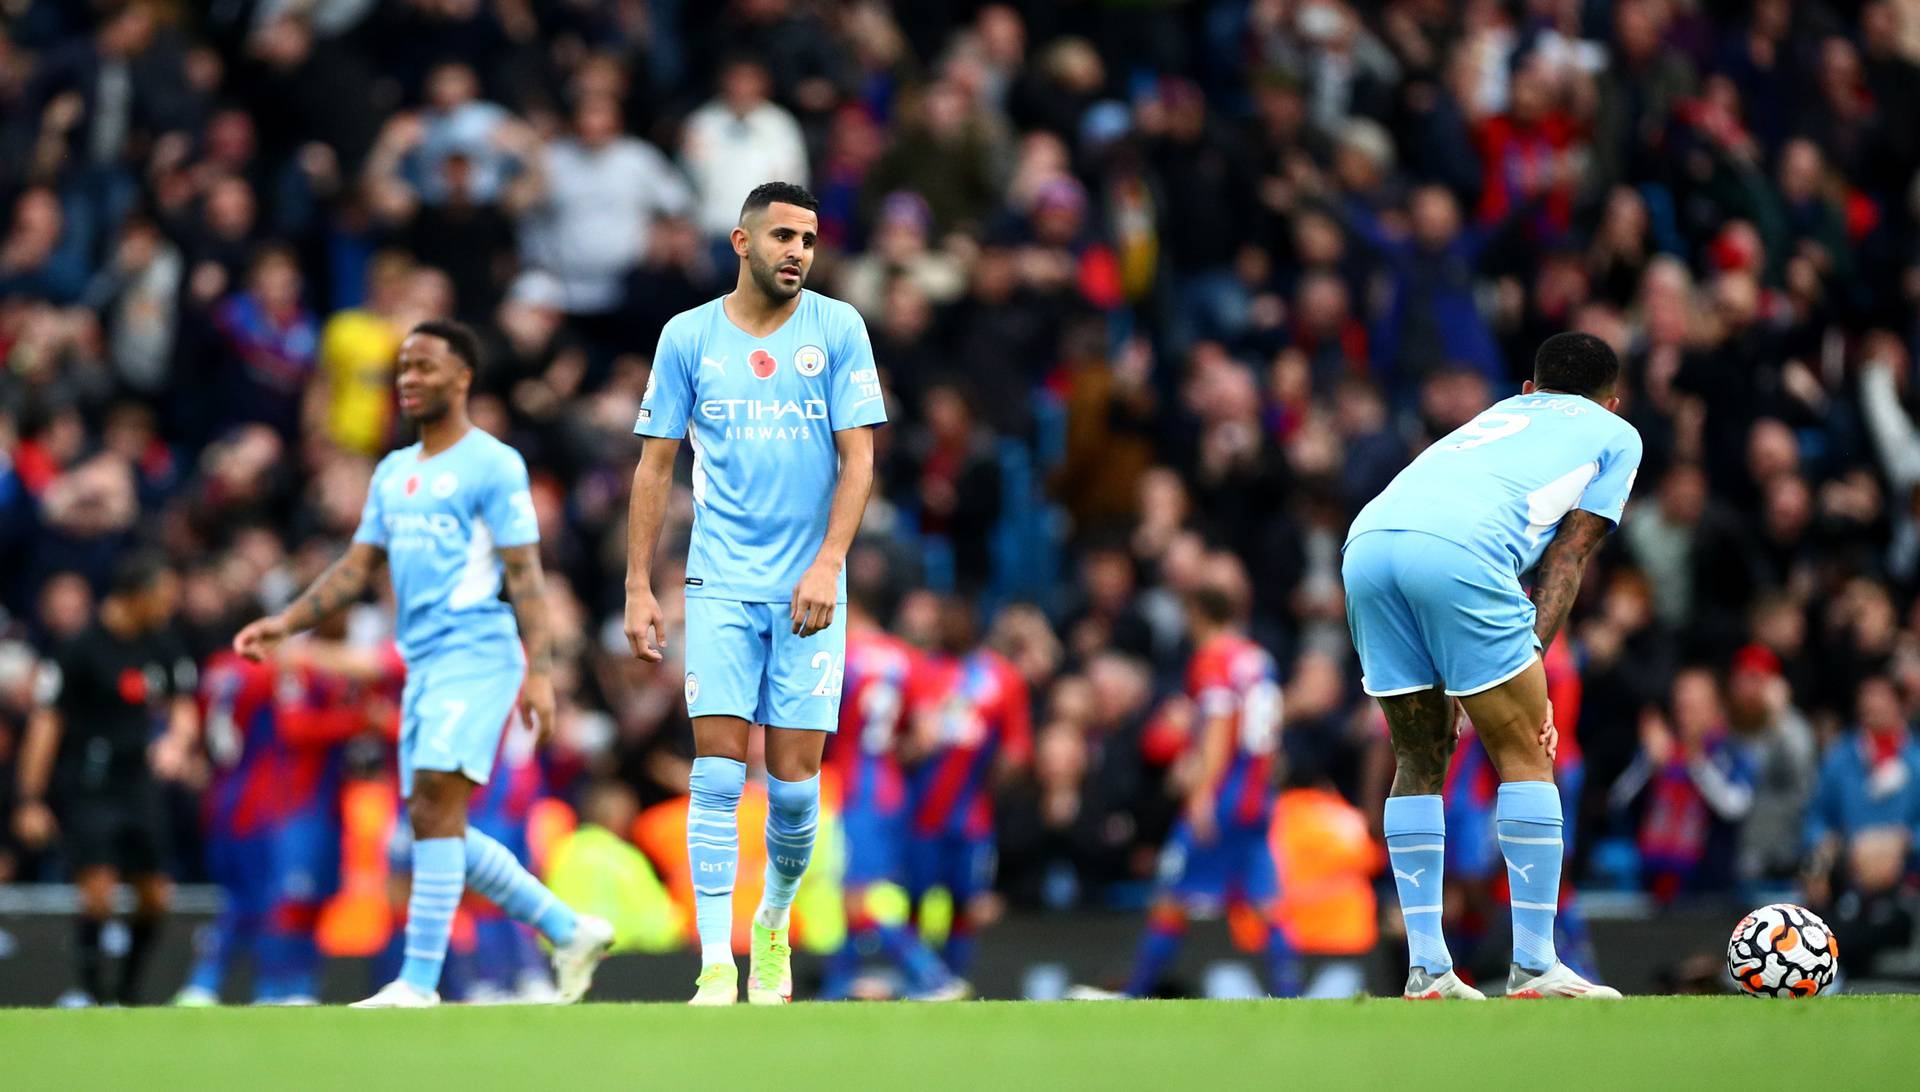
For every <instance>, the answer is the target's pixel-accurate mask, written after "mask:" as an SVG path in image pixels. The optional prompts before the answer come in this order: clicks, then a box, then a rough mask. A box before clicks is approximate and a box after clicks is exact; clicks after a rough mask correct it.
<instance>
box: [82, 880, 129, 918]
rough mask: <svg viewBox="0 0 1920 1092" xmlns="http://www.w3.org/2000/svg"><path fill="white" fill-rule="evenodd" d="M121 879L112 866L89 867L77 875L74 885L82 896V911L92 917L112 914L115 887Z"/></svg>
mask: <svg viewBox="0 0 1920 1092" xmlns="http://www.w3.org/2000/svg"><path fill="white" fill-rule="evenodd" d="M119 880H120V878H119V877H118V876H116V875H115V874H114V871H113V870H112V869H111V868H89V869H85V870H83V871H82V872H80V873H79V874H78V875H76V876H75V877H74V879H73V886H74V888H75V889H76V891H77V893H78V894H79V896H80V912H81V913H82V914H84V915H86V916H87V917H90V918H105V917H108V916H110V915H111V914H112V913H113V889H114V886H115V885H116V884H117V883H119Z"/></svg>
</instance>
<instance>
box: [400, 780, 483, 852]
mask: <svg viewBox="0 0 1920 1092" xmlns="http://www.w3.org/2000/svg"><path fill="white" fill-rule="evenodd" d="M469 784H470V783H469V782H467V781H466V779H465V778H463V777H461V776H460V775H459V774H448V773H440V772H437V771H429V770H422V771H420V772H419V773H418V774H417V775H415V778H414V785H413V795H412V796H410V797H408V798H407V821H408V823H409V824H410V825H411V826H412V828H413V836H414V837H415V838H458V837H461V836H462V835H464V834H465V833H466V831H467V795H468V793H469V792H470V791H471V790H470V788H469Z"/></svg>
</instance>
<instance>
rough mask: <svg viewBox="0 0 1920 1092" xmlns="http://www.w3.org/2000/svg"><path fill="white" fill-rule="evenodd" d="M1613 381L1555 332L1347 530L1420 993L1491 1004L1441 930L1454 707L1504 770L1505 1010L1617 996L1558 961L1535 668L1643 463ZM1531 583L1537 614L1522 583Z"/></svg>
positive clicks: (1541, 705)
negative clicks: (1500, 393)
mask: <svg viewBox="0 0 1920 1092" xmlns="http://www.w3.org/2000/svg"><path fill="white" fill-rule="evenodd" d="M1619 376H1620V363H1619V361H1618V360H1616V359H1615V358H1614V355H1613V350H1612V349H1610V348H1608V346H1607V344H1606V343H1605V342H1603V341H1601V340H1600V339H1598V338H1595V337H1592V336H1589V335H1587V334H1578V333H1566V334H1556V335H1555V336H1553V337H1550V338H1548V339H1547V340H1546V342H1544V343H1543V344H1542V345H1541V346H1540V350H1539V352H1538V353H1537V354H1535V356H1534V362H1533V379H1532V381H1531V382H1528V383H1527V384H1525V385H1524V386H1523V387H1522V388H1521V393H1520V394H1519V395H1517V396H1515V397H1513V398H1509V399H1506V400H1505V401H1503V402H1499V403H1496V404H1495V405H1494V406H1493V407H1492V408H1490V409H1488V410H1487V411H1486V412H1484V413H1482V414H1480V415H1479V416H1478V417H1475V418H1474V419H1473V420H1471V421H1469V422H1467V423H1466V424H1464V425H1462V426H1460V427H1459V428H1458V429H1456V430H1454V431H1453V432H1452V433H1450V434H1448V435H1447V436H1445V437H1443V438H1442V439H1441V440H1440V441H1439V442H1437V443H1435V444H1434V445H1433V446H1432V447H1430V448H1428V449H1427V450H1426V451H1425V452H1422V453H1421V455H1420V457H1419V458H1417V459H1415V460H1414V461H1413V462H1412V464H1410V465H1409V466H1408V467H1407V468H1406V469H1405V470H1402V471H1401V472H1400V474H1399V475H1398V476H1397V477H1395V478H1394V479H1393V481H1392V482H1391V483H1390V484H1389V485H1388V486H1387V488H1386V489H1385V490H1383V491H1382V492H1381V494H1380V495H1379V496H1378V497H1375V498H1374V499H1373V500H1372V501H1371V502H1369V503H1368V504H1367V506H1366V507H1365V508H1364V509H1362V510H1361V511H1360V514H1359V515H1358V516H1357V517H1355V519H1354V521H1353V526H1352V527H1351V528H1350V529H1349V530H1348V532H1347V542H1346V546H1345V549H1344V555H1345V556H1344V560H1343V562H1342V566H1341V575H1342V576H1343V578H1344V579H1345V582H1346V591H1347V622H1348V624H1349V625H1350V626H1351V627H1352V630H1353V643H1354V647H1355V648H1356V649H1358V650H1359V653H1360V666H1361V670H1362V672H1363V678H1362V685H1363V686H1364V688H1365V689H1366V692H1367V693H1369V694H1371V695H1373V696H1374V697H1375V698H1377V699H1379V701H1380V707H1381V709H1382V710H1383V711H1384V712H1385V714H1386V717H1387V724H1388V727H1389V729H1390V731H1391V732H1392V735H1393V753H1394V764H1395V769H1394V778H1393V789H1392V792H1391V795H1390V798H1389V799H1388V800H1387V805H1386V836H1387V852H1388V855H1389V860H1390V863H1391V865H1392V867H1393V876H1394V882H1395V885H1396V888H1397V890H1398V891H1399V895H1400V911H1401V914H1402V915H1403V916H1404V917H1405V919H1406V928H1407V960H1408V964H1409V970H1408V974H1407V987H1406V996H1408V997H1418V998H1434V997H1457V998H1471V999H1481V998H1482V995H1481V993H1480V991H1478V990H1476V989H1474V988H1473V987H1471V986H1469V985H1467V984H1466V983H1465V982H1462V981H1461V980H1460V978H1459V976H1457V975H1456V974H1454V972H1453V956H1452V955H1451V954H1450V953H1449V952H1448V951H1447V943H1446V939H1445V938H1444V937H1443V936H1442V934H1441V931H1440V918H1441V892H1442V887H1441V874H1442V863H1443V861H1444V860H1445V852H1446V848H1445V847H1446V823H1445V820H1444V818H1443V812H1442V806H1441V797H1440V790H1441V785H1442V782H1443V781H1444V779H1445V777H1446V772H1447V763H1448V760H1449V759H1450V758H1451V757H1452V754H1453V749H1454V745H1455V735H1454V731H1455V728H1454V722H1455V716H1454V699H1455V698H1457V699H1459V701H1460V704H1461V705H1463V706H1465V707H1466V711H1467V715H1468V717H1470V718H1472V720H1473V725H1474V728H1475V730H1476V731H1477V732H1478V733H1479V736H1480V740H1481V742H1482V743H1483V744H1484V745H1485V746H1486V749H1487V755H1488V757H1489V758H1491V759H1492V760H1493V765H1494V769H1495V770H1496V772H1497V773H1498V774H1499V776H1500V788H1499V791H1498V794H1497V801H1496V803H1495V829H1496V833H1497V835H1498V838H1499V842H1500V850H1501V853H1502V855H1503V856H1504V857H1505V858H1506V863H1507V873H1508V878H1509V881H1510V883H1509V887H1510V890H1511V893H1512V903H1513V965H1512V968H1511V970H1510V971H1509V972H1508V975H1507V996H1509V997H1586V998H1617V997H1619V996H1620V994H1619V993H1618V992H1617V991H1615V990H1612V989H1609V988H1608V987H1605V986H1597V985H1595V984H1593V983H1591V982H1588V981H1587V980H1585V979H1583V978H1581V977H1580V976H1579V975H1577V974H1575V973H1574V972H1573V971H1572V970H1570V969H1569V968H1568V967H1567V966H1566V964H1564V963H1562V962H1560V960H1559V958H1558V956H1557V955H1556V953H1555V951H1554V944H1553V921H1554V910H1555V903H1556V900H1557V899H1558V897H1559V890H1560V865H1561V859H1562V842H1563V840H1562V837H1561V827H1562V822H1561V808H1560V796H1559V794H1558V793H1557V792H1556V791H1555V789H1554V785H1553V760H1552V757H1551V754H1550V750H1549V747H1548V746H1547V745H1546V744H1547V741H1548V737H1549V735H1550V729H1549V727H1547V726H1550V725H1551V721H1552V709H1551V707H1550V705H1549V704H1548V701H1547V679H1546V672H1545V670H1544V668H1543V667H1542V664H1541V658H1540V654H1539V651H1540V650H1541V649H1543V648H1546V647H1547V646H1548V645H1550V644H1551V643H1552V642H1553V637H1554V634H1555V633H1556V632H1558V631H1559V629H1560V625H1561V623H1563V622H1564V621H1566V617H1567V612H1568V611H1569V610H1570V609H1571V608H1572V606H1573V600H1574V596H1575V594H1576V593H1578V592H1579V590H1580V578H1581V575H1582V573H1583V572H1584V571H1585V570H1586V566H1587V561H1588V559H1589V558H1590V557H1592V556H1593V551H1594V549H1595V547H1597V546H1598V545H1599V544H1600V541H1601V540H1602V539H1603V538H1605V537H1606V534H1607V532H1608V531H1609V530H1611V529H1612V528H1613V527H1614V526H1615V525H1616V524H1617V523H1618V522H1619V520H1620V514H1621V512H1622V510H1623V509H1624V508H1625V507H1626V503H1627V493H1628V492H1629V491H1630V490H1631V489H1632V488H1633V478H1634V474H1635V473H1636V472H1637V471H1638V469H1639V466H1640V434H1639V433H1638V432H1636V431H1634V428H1633V426H1632V425H1629V424H1627V423H1626V421H1624V420H1622V419H1621V418H1620V417H1618V416H1616V415H1615V414H1614V412H1613V411H1614V410H1615V409H1616V408H1618V406H1619V404H1620V403H1619V399H1618V398H1616V397H1615V396H1614V390H1615V386H1616V384H1617V382H1618V380H1619ZM1529 569H1532V570H1534V589H1533V597H1532V599H1531V601H1530V600H1529V599H1528V597H1527V594H1526V593H1525V592H1524V591H1522V590H1521V586H1520V577H1521V575H1522V574H1523V573H1525V572H1527V571H1528V570H1529Z"/></svg>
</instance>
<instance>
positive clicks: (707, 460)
mask: <svg viewBox="0 0 1920 1092" xmlns="http://www.w3.org/2000/svg"><path fill="white" fill-rule="evenodd" d="M723 298H724V297H723ZM886 420H887V410H886V405H885V402H884V399H883V398H882V397H881V392H880V376H879V373H878V372H877V371H876V370H875V368H874V363H873V344H872V342H870V341H869V340H868V339H867V327H866V324H865V323H864V322H861V321H860V314H859V312H857V311H855V310H854V309H853V308H852V307H851V306H849V305H847V304H845V303H842V302H840V301H839V300H835V299H828V298H827V297H826V296H822V295H820V294H819V293H818V292H808V291H802V292H801V294H800V300H799V303H798V304H797V305H796V306H795V308H794V311H793V314H791V315H789V316H788V317H787V321H786V323H785V324H784V325H782V326H781V327H780V328H779V329H778V330H775V331H774V332H773V333H772V334H771V335H770V336H768V337H764V338H757V337H754V336H753V335H752V334H749V333H747V332H746V331H745V330H742V329H740V328H739V327H738V326H736V325H734V323H733V320H732V319H730V318H728V317H727V313H726V309H725V307H724V306H723V305H722V303H721V301H720V300H714V301H713V302H711V303H707V304H703V305H701V306H699V307H696V308H694V309H693V310H691V311H683V312H681V313H680V314H678V315H675V316H674V317H673V318H672V319H671V320H669V321H668V322H667V325H666V327H665V328H664V329H663V330H661V331H660V347H659V349H658V351H656V352H655V353H654V355H653V373H652V375H651V376H650V377H649V378H648V380H647V392H646V395H645V396H644V397H643V398H642V399H641V408H640V418H639V420H637V421H635V422H634V425H633V431H634V432H635V433H636V434H638V435H640V436H654V437H662V438H666V439H679V438H681V437H685V438H686V440H687V442H688V444H689V445H690V446H691V447H692V448H693V503H694V512H693V541H692V543H691V544H690V545H689V546H688V549H687V594H688V595H689V596H693V597H695V598H708V599H733V600H737V601H740V602H743V603H786V602H789V601H791V600H792V598H793V589H794V585H796V584H798V583H799V582H800V577H801V575H802V574H803V573H805V572H806V571H807V566H808V565H810V564H812V563H813V559H814V556H815V555H816V554H818V553H819V552H820V543H821V542H822V541H823V540H824V539H825V538H826V534H827V511H828V508H829V507H830V505H831V502H832V499H833V487H834V483H835V482H836V481H838V479H839V475H840V456H839V452H838V451H837V450H836V449H835V448H834V444H833V434H834V433H835V432H838V431H840V430H842V429H849V428H862V427H865V426H869V425H879V424H884V423H885V422H886ZM846 595H847V585H846V574H845V573H842V574H841V577H840V598H841V599H842V600H844V599H845V598H846Z"/></svg>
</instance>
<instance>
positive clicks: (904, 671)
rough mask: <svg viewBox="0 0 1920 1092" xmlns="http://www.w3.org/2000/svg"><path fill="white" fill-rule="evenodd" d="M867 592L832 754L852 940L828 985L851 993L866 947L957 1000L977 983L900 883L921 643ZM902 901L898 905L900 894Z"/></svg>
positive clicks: (857, 611)
mask: <svg viewBox="0 0 1920 1092" xmlns="http://www.w3.org/2000/svg"><path fill="white" fill-rule="evenodd" d="M864 599H865V597H863V596H862V595H861V594H860V593H859V592H857V591H856V592H855V593H853V594H852V595H850V596H849V597H848V600H847V671H846V683H845V686H844V688H843V693H842V695H841V701H840V733H839V736H838V738H836V739H835V740H834V742H833V755H832V762H833V767H834V769H835V770H836V771H837V772H838V774H839V776H840V826H841V829H842V830H844V831H845V832H846V837H847V870H846V874H845V875H844V876H842V877H841V883H842V885H843V886H845V888H846V900H847V942H846V944H845V945H844V946H843V947H842V948H841V950H840V951H839V952H838V953H836V954H835V957H834V959H833V960H832V962H831V963H830V964H829V967H828V971H827V985H826V986H825V987H824V988H823V989H822V990H821V993H822V995H824V996H826V997H831V998H843V997H846V996H849V995H850V994H851V993H852V989H853V979H854V976H855V974H856V972H857V971H858V970H859V967H860V961H861V959H862V958H863V956H865V955H867V954H870V953H872V952H875V951H878V952H880V953H882V954H884V955H885V956H886V957H887V959H888V960H889V961H890V962H892V963H893V964H894V965H895V966H896V967H897V968H898V969H899V971H900V973H901V975H902V976H903V977H904V978H905V980H906V986H907V996H909V997H912V998H914V999H916V1000H926V1001H944V1000H957V999H959V998H962V997H965V996H967V994H968V993H969V992H970V987H969V986H968V985H967V983H965V982H964V981H961V980H960V979H957V978H955V977H954V976H953V975H952V974H950V973H949V972H948V971H947V967H946V965H945V964H944V963H942V962H940V957H939V956H936V955H934V954H933V952H932V951H930V950H928V948H927V946H926V945H925V944H924V943H922V942H921V940H920V936H919V934H918V933H916V932H915V931H914V930H913V928H912V926H911V925H910V924H908V922H907V921H906V920H905V919H906V914H905V908H906V900H905V899H904V898H902V897H900V889H899V885H900V884H902V883H903V882H904V881H905V879H906V874H905V871H904V862H903V859H902V853H903V852H904V849H905V845H904V840H905V838H906V827H907V783H906V778H905V777H904V776H903V775H902V773H901V771H900V761H899V757H898V752H899V747H900V737H901V735H902V730H903V728H904V726H905V724H906V719H907V687H908V685H909V684H910V683H911V682H912V680H913V673H914V669H915V667H914V665H915V660H916V659H917V658H918V654H917V653H916V652H915V650H914V647H913V646H912V645H910V644H908V643H906V642H905V641H902V640H901V639H900V638H898V637H895V636H893V635H892V634H890V633H888V632H887V631H886V630H884V629H881V628H880V624H879V623H878V622H877V621H875V620H874V616H873V611H872V609H871V608H870V607H869V606H868V604H867V603H866V602H865V601H864ZM896 903H897V904H898V905H893V904H896Z"/></svg>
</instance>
